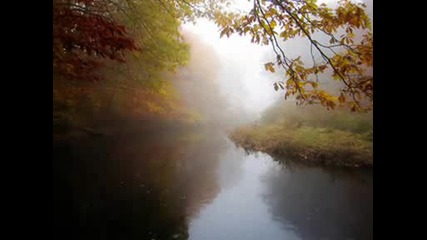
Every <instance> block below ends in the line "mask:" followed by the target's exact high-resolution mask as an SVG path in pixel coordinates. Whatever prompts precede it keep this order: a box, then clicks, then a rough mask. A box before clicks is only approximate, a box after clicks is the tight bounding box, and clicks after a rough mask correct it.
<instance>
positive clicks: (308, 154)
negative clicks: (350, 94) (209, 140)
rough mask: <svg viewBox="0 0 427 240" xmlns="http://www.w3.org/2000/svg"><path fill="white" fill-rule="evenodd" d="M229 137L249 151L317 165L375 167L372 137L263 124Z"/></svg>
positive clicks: (337, 130)
mask: <svg viewBox="0 0 427 240" xmlns="http://www.w3.org/2000/svg"><path fill="white" fill-rule="evenodd" d="M229 136H230V138H231V139H232V140H233V141H234V142H235V143H236V144H238V145H239V146H241V147H243V148H244V149H246V150H250V151H262V152H266V153H270V154H274V155H284V156H291V157H293V158H296V159H298V160H301V161H305V162H309V163H315V164H325V165H337V166H349V167H359V166H372V140H371V139H372V137H371V135H369V133H355V132H352V131H345V130H340V129H332V128H320V127H311V126H302V127H292V126H289V125H286V124H264V125H261V126H254V125H249V126H243V127H240V128H238V129H235V130H234V131H232V132H231V133H230V135H229Z"/></svg>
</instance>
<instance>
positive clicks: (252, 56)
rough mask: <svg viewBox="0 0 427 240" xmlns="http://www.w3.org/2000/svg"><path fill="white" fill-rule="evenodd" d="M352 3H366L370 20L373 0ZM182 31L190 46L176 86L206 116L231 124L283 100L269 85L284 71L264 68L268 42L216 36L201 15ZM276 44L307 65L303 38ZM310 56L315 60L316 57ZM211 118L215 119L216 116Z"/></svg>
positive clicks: (242, 6) (244, 6) (240, 5)
mask: <svg viewBox="0 0 427 240" xmlns="http://www.w3.org/2000/svg"><path fill="white" fill-rule="evenodd" d="M357 1H358V2H364V3H365V4H366V5H367V9H366V11H367V13H368V15H369V16H370V17H371V19H372V20H373V18H372V17H373V15H372V14H373V6H372V5H373V1H372V0H366V1H360V0H357ZM323 2H324V3H326V4H328V5H330V6H331V7H334V6H335V5H336V3H337V1H334V0H321V1H318V3H319V4H320V3H323ZM251 6H252V5H251V2H246V1H237V2H236V3H234V5H232V6H230V8H232V9H238V10H241V11H243V12H247V11H249V10H250V9H251ZM372 23H373V21H372ZM183 33H184V35H185V37H186V40H187V41H188V42H189V43H190V45H191V61H190V63H189V65H188V66H187V67H186V68H184V69H182V71H181V72H180V74H179V77H178V78H179V79H180V80H179V81H178V85H180V86H181V87H180V89H181V90H183V91H184V92H185V94H183V95H185V96H186V98H187V102H188V103H191V105H193V106H194V107H196V109H198V110H199V111H201V112H202V113H203V114H204V115H206V117H207V118H212V117H213V115H215V114H214V112H215V111H217V110H218V111H220V112H221V114H223V115H224V116H225V115H227V116H228V119H229V120H230V119H233V120H232V121H234V122H239V123H242V122H246V121H251V120H254V119H257V118H259V117H260V116H261V113H262V111H264V110H265V109H266V108H268V107H269V106H270V105H272V104H273V103H274V102H276V101H278V100H279V99H281V98H283V96H284V94H285V92H284V91H277V92H276V91H275V90H274V88H273V83H274V82H276V81H280V80H283V76H284V73H283V71H280V70H279V71H277V72H276V73H274V74H272V73H269V72H266V71H265V69H264V63H266V62H268V61H271V59H275V57H274V54H273V51H272V49H271V46H260V45H258V44H253V43H251V41H250V37H248V36H239V35H232V36H230V37H229V38H226V37H224V38H220V37H219V29H218V27H217V26H216V25H215V24H214V23H213V22H210V21H208V20H205V19H199V20H198V21H197V23H196V24H193V23H186V24H184V26H183ZM315 39H317V40H318V41H319V42H327V41H328V40H329V39H327V38H325V37H323V36H321V35H315ZM281 45H282V47H283V49H284V50H285V51H286V53H287V55H288V56H290V57H291V58H294V57H297V56H298V55H301V58H302V60H303V61H304V62H305V63H308V64H311V63H312V62H311V61H312V58H311V55H310V47H309V46H310V45H309V42H308V40H306V39H302V38H296V39H293V40H288V41H287V42H286V43H283V42H282V43H281ZM315 57H316V58H317V59H320V56H319V55H317V56H315ZM183 79H186V80H183ZM185 82H187V84H186V83H185ZM190 82H191V83H190ZM320 82H321V83H324V86H325V88H328V89H336V90H337V89H338V88H339V87H340V86H339V84H337V82H331V81H329V78H327V77H326V76H320ZM207 83H209V84H207ZM190 85H191V86H190ZM185 86H186V87H185ZM208 86H210V87H209V88H208ZM214 96H216V97H214ZM209 98H210V99H209ZM195 99H197V101H194V100H195ZM202 99H204V100H202ZM195 105H198V106H195ZM216 116H217V117H218V119H219V115H218V114H217V115H216ZM230 117H233V118H230ZM238 118H239V119H238ZM221 119H223V120H225V119H226V118H221Z"/></svg>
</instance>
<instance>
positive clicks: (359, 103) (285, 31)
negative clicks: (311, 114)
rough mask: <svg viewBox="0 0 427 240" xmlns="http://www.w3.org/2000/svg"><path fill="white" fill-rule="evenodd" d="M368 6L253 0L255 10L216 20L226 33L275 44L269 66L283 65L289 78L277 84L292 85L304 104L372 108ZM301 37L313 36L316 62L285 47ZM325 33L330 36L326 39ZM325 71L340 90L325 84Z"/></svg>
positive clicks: (280, 86)
mask: <svg viewBox="0 0 427 240" xmlns="http://www.w3.org/2000/svg"><path fill="white" fill-rule="evenodd" d="M365 8H366V5H365V4H362V3H353V2H351V1H349V0H340V1H339V3H338V6H337V8H336V9H334V10H333V9H331V8H329V7H328V6H327V5H326V4H324V3H322V4H320V5H319V4H317V1H316V0H280V1H279V0H269V1H267V0H253V8H252V10H251V11H250V12H249V13H247V14H242V13H235V12H229V13H223V14H221V15H220V16H219V17H217V18H215V22H216V24H217V25H218V26H219V27H220V29H221V33H220V35H221V37H222V36H224V35H225V36H227V37H228V36H230V35H232V34H236V33H237V34H239V35H249V36H250V37H251V38H252V42H253V43H256V44H261V45H271V46H272V48H273V51H274V53H275V59H274V61H271V62H268V63H266V64H265V69H266V70H267V71H270V72H276V68H279V69H282V71H283V72H284V74H283V80H282V81H279V82H276V83H275V84H274V88H275V89H276V90H279V89H283V90H286V93H285V99H286V98H288V97H290V96H294V97H295V98H296V100H297V103H298V104H316V103H320V104H321V105H323V106H325V107H326V108H327V109H334V108H336V107H337V106H340V107H348V108H350V109H351V110H352V111H367V110H371V109H372V104H373V76H372V67H373V35H372V31H371V22H370V19H369V17H368V15H367V14H366V12H365V10H364V9H365ZM356 31H359V32H360V31H361V32H362V33H363V35H362V36H360V34H356ZM297 37H303V38H306V39H308V40H309V42H310V50H311V56H312V62H311V63H304V62H303V61H302V60H301V56H299V57H297V58H293V59H292V58H290V57H289V54H287V51H286V49H284V48H283V44H282V43H283V42H284V41H286V40H289V39H293V38H297ZM325 37H326V38H327V39H329V41H328V42H324V41H321V40H320V39H322V38H323V39H324V38H325ZM316 54H317V55H319V56H320V60H316V57H315V55H316ZM320 74H323V75H325V74H326V75H329V77H330V78H331V79H334V80H336V81H339V82H340V83H341V84H342V88H341V89H340V92H339V95H338V96H335V95H334V94H333V93H332V92H331V91H326V90H324V89H322V85H321V84H319V83H320V82H319V75H320Z"/></svg>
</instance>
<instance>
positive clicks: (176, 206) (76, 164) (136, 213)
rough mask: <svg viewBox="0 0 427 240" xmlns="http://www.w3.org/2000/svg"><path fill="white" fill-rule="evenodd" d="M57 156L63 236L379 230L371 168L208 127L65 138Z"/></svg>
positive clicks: (210, 237)
mask: <svg viewBox="0 0 427 240" xmlns="http://www.w3.org/2000/svg"><path fill="white" fill-rule="evenodd" d="M53 156H54V164H53V171H54V186H53V187H54V218H55V219H54V227H55V231H54V237H55V239H140V240H143V239H149V240H151V239H157V240H159V239H191V240H217V239H222V240H228V239H230V240H231V239H233V240H234V239H245V240H249V239H254V240H260V239H262V240H270V239H271V240H281V239H285V240H288V239H289V240H293V239H308V240H311V239H313V240H314V239H319V240H320V239H322V240H323V239H324V240H326V239H331V240H335V239H355V240H356V239H361V240H363V239H372V238H373V233H372V224H373V223H372V222H373V209H372V201H373V198H372V195H373V189H372V170H369V169H359V170H346V169H329V168H320V167H309V166H304V165H301V164H296V163H295V162H293V161H285V162H286V163H283V162H284V161H278V160H277V159H274V158H272V157H270V156H269V155H267V154H263V153H252V154H248V153H245V151H243V150H242V149H240V148H237V147H236V146H235V145H234V144H233V143H232V142H231V141H230V140H228V139H227V137H226V136H225V134H216V133H209V132H205V133H203V134H198V133H194V132H193V133H185V134H183V133H180V134H178V133H176V134H173V135H172V134H170V133H168V134H155V135H154V134H153V135H152V136H150V135H149V134H146V135H143V136H122V137H115V138H111V139H109V138H93V139H87V140H82V141H79V142H78V143H74V144H64V143H56V144H54V152H53ZM282 160H283V159H282ZM285 160H286V159H285Z"/></svg>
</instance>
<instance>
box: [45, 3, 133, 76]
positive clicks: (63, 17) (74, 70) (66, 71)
mask: <svg viewBox="0 0 427 240" xmlns="http://www.w3.org/2000/svg"><path fill="white" fill-rule="evenodd" d="M111 2H112V1H111ZM111 2H110V1H96V0H55V1H54V5H53V6H54V8H53V66H54V70H55V72H56V73H58V74H61V75H63V76H65V77H67V78H74V79H84V80H86V79H91V80H94V79H97V76H96V74H94V73H95V72H94V71H95V69H96V68H97V67H98V66H99V61H97V60H98V59H99V58H109V59H112V60H117V61H123V59H124V52H125V51H126V50H129V51H132V50H135V49H136V46H135V43H134V40H133V39H132V38H131V37H129V35H128V33H127V31H126V29H125V26H123V25H121V24H118V23H117V21H115V19H114V12H115V11H116V10H114V9H112V8H113V7H114V6H112V4H111Z"/></svg>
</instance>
